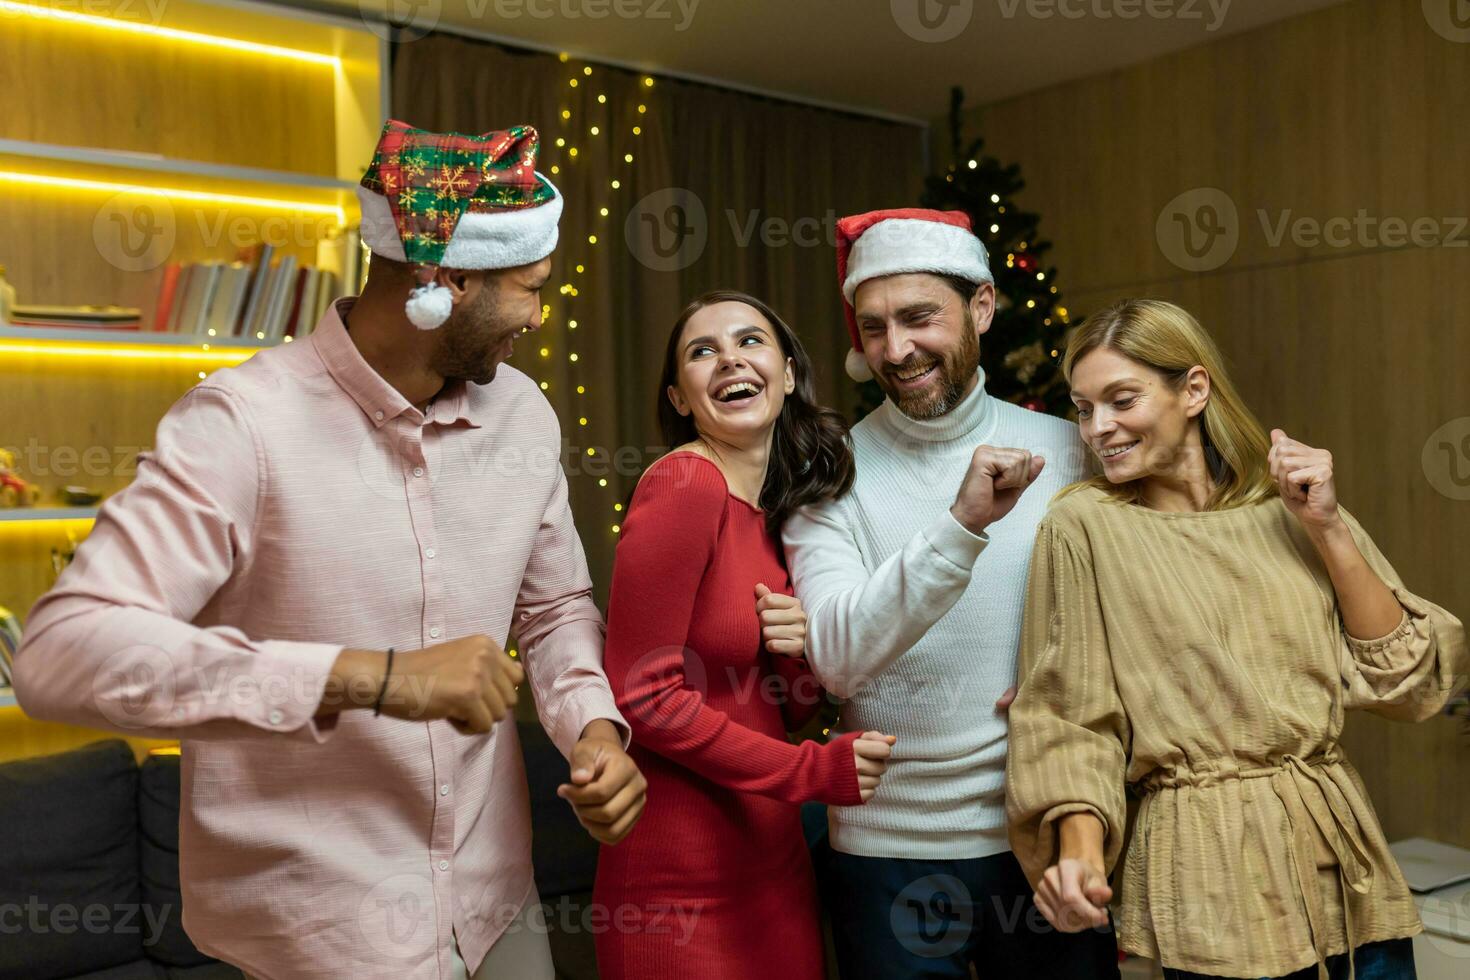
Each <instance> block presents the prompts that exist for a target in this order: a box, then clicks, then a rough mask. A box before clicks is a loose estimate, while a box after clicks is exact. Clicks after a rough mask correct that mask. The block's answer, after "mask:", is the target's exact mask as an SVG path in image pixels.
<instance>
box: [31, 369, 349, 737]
mask: <svg viewBox="0 0 1470 980" xmlns="http://www.w3.org/2000/svg"><path fill="white" fill-rule="evenodd" d="M263 470H264V463H263V454H262V453H261V451H260V447H259V445H258V442H257V440H256V438H255V436H254V434H253V433H252V430H251V428H250V425H249V421H248V418H247V417H246V415H245V414H244V412H243V411H242V410H241V408H240V407H239V406H238V405H237V404H236V403H235V401H234V400H233V397H232V396H231V395H230V394H229V393H228V392H226V391H224V390H223V389H218V388H213V387H210V386H209V385H207V384H205V385H200V386H198V387H196V388H195V389H193V390H192V391H191V392H189V393H188V394H187V395H185V396H184V397H183V398H182V399H180V400H179V402H178V403H177V404H175V405H174V407H173V408H172V409H170V410H169V412H168V414H167V415H166V416H164V418H163V420H162V421H161V422H160V423H159V426H158V433H157V439H156V446H155V448H154V449H153V450H152V451H150V452H145V453H142V454H140V455H139V457H138V472H137V475H136V476H135V477H134V479H133V482H132V484H130V485H129V486H128V487H127V489H125V490H123V491H122V492H121V493H118V494H116V495H115V496H113V497H112V498H110V499H109V500H108V501H107V502H106V503H105V504H104V505H103V507H102V510H101V512H100V513H99V515H98V517H97V521H96V524H95V526H94V527H93V529H92V533H91V534H90V535H89V536H88V537H87V539H86V541H84V542H83V543H82V545H81V547H80V548H79V549H78V550H77V555H76V559H75V560H74V561H73V563H72V564H71V566H70V567H69V568H68V569H67V570H66V571H65V572H64V573H63V574H62V576H61V577H60V579H58V581H57V583H56V586H55V587H54V588H53V589H52V590H51V591H50V592H48V593H47V594H46V595H45V596H43V597H42V598H41V599H40V601H39V602H37V603H36V605H35V607H34V608H33V609H32V610H31V614H30V616H29V617H28V619H27V623H26V630H25V635H24V640H23V642H22V644H21V647H20V649H19V650H18V651H17V653H16V661H15V689H16V697H17V699H18V700H19V703H20V705H21V707H22V708H23V709H24V710H25V711H26V713H27V714H29V715H30V716H32V717H34V718H39V719H44V720H51V721H60V722H67V723H70V724H77V725H84V726H87V727H92V728H101V729H105V730H108V731H116V732H120V733H123V734H128V735H137V736H147V737H155V738H185V737H188V738H240V737H257V736H258V737H265V736H271V737H275V736H278V735H281V734H286V735H290V736H292V737H296V738H306V739H311V740H316V741H320V740H322V739H324V738H326V737H327V735H328V734H329V732H330V731H331V729H332V727H333V726H334V724H335V716H329V717H327V718H324V719H322V720H320V721H318V720H317V719H316V718H315V717H314V716H315V714H316V711H317V709H318V707H319V706H320V703H321V699H322V692H323V690H324V688H325V685H326V682H327V679H328V677H329V676H330V674H331V670H332V666H333V664H334V662H335V661H336V659H337V655H338V654H339V653H340V652H341V647H340V646H336V645H332V644H326V643H301V642H286V641H273V640H269V639H264V640H262V639H257V638H252V637H249V636H246V635H245V633H243V632H242V631H241V630H239V629H235V628H233V627H227V626H213V627H199V626H195V625H193V624H192V623H193V620H194V619H195V617H197V616H198V615H199V613H200V611H201V610H202V609H204V608H205V606H206V605H207V604H208V603H209V601H210V600H211V599H212V598H213V597H214V595H215V593H216V592H217V591H218V590H219V589H220V587H221V586H223V585H224V584H225V583H226V581H228V580H229V579H230V577H231V576H232V575H234V574H236V573H237V572H238V571H239V570H241V569H243V568H245V567H246V566H248V565H249V563H250V559H251V532H252V528H253V525H254V521H255V514H256V509H257V506H258V500H259V499H260V495H261V494H262V492H263V484H264V479H265V475H264V472H263Z"/></svg>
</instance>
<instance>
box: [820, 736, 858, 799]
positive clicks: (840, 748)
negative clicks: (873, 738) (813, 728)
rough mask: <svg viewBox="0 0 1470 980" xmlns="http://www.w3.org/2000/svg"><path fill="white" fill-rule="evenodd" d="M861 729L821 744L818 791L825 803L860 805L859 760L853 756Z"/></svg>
mask: <svg viewBox="0 0 1470 980" xmlns="http://www.w3.org/2000/svg"><path fill="white" fill-rule="evenodd" d="M862 734H863V733H862V732H844V733H843V734H842V735H839V736H838V737H837V738H835V739H833V740H832V741H830V742H828V743H827V744H826V745H824V746H822V748H821V751H820V752H819V753H818V754H817V773H816V785H817V791H818V792H819V793H820V794H821V796H820V797H819V798H818V799H819V800H820V801H821V802H822V803H826V804H828V805H830V806H857V805H858V804H859V803H861V802H862V801H863V795H862V790H861V789H860V788H859V787H858V775H857V760H856V759H854V758H853V754H852V743H853V742H856V741H857V740H858V739H859V738H860V737H861V736H862Z"/></svg>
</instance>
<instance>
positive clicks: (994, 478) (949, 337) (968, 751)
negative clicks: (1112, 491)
mask: <svg viewBox="0 0 1470 980" xmlns="http://www.w3.org/2000/svg"><path fill="white" fill-rule="evenodd" d="M837 231H838V279H839V281H840V282H841V284H842V289H843V296H844V300H845V302H846V309H847V315H848V327H849V330H850V332H851V335H852V343H853V350H852V351H850V352H849V353H848V363H847V368H848V373H849V374H850V375H851V376H853V377H854V379H855V380H858V381H862V380H866V379H867V378H868V377H872V378H874V379H875V380H876V381H877V382H878V384H879V386H880V387H881V388H882V389H883V391H884V393H885V394H886V395H887V398H886V399H885V400H884V402H883V404H882V406H881V407H879V408H878V409H877V410H876V411H874V412H873V413H872V414H871V415H869V416H868V417H867V418H865V419H863V421H862V422H860V423H858V425H857V426H855V427H854V429H853V432H852V439H853V450H854V455H855V457H856V462H857V476H856V480H855V481H854V483H853V486H852V490H851V492H849V493H848V494H847V495H846V496H845V497H843V498H842V499H840V500H837V501H831V502H826V503H822V504H818V505H814V506H811V507H808V508H805V509H803V510H801V511H799V512H798V513H797V514H795V515H794V516H792V517H791V518H790V519H788V520H787V522H786V525H785V527H784V529H783V532H782V535H783V540H784V544H785V547H786V557H787V561H788V564H789V565H790V569H791V574H792V579H793V582H794V584H795V587H796V593H797V595H798V597H799V598H800V599H801V601H802V604H803V605H804V606H805V608H806V612H807V630H808V635H807V659H808V660H809V662H810V663H811V665H812V669H813V670H814V671H815V673H816V675H817V676H818V678H820V680H821V682H822V684H823V685H824V686H825V687H826V688H827V690H829V691H831V692H833V693H834V694H836V695H837V696H838V697H840V698H843V699H844V704H843V706H842V712H841V721H840V724H841V726H842V728H843V729H845V730H849V731H868V730H878V731H883V732H887V733H889V734H892V735H895V736H897V742H896V744H895V745H894V749H893V756H892V759H891V761H890V763H889V767H888V771H887V773H886V775H885V777H884V782H883V787H882V789H881V790H880V791H879V792H878V794H877V796H875V797H874V798H873V799H872V800H871V801H869V802H868V803H867V804H865V805H863V806H855V807H834V808H832V809H831V810H830V811H829V827H830V836H831V848H832V853H831V855H830V858H829V860H828V861H827V862H826V868H825V870H824V876H825V878H826V880H825V881H824V882H823V886H824V887H823V893H824V894H825V895H826V896H827V900H828V904H829V909H830V911H831V916H832V923H833V930H834V936H835V940H836V945H837V953H838V961H839V965H840V967H841V971H842V977H843V980H867V978H890V977H915V976H922V977H926V978H929V977H932V978H949V977H955V978H968V977H969V976H970V966H971V964H972V963H973V964H974V966H975V967H976V969H977V971H978V975H979V976H980V977H981V978H987V977H996V978H1003V980H1011V978H1036V980H1043V978H1044V980H1058V978H1073V977H1076V978H1088V980H1091V978H1100V977H1110V978H1115V977H1117V975H1118V972H1117V949H1116V945H1115V942H1114V939H1113V935H1112V932H1111V930H1110V929H1103V930H1096V931H1086V932H1081V933H1077V934H1070V935H1069V934H1064V933H1060V932H1057V931H1055V930H1054V929H1053V928H1052V927H1051V926H1050V925H1049V924H1048V923H1047V922H1046V920H1045V919H1044V918H1043V917H1042V915H1041V913H1040V912H1039V910H1037V909H1036V908H1035V906H1034V904H1033V902H1032V897H1031V895H1032V893H1031V888H1030V886H1029V885H1028V884H1027V882H1026V878H1025V876H1024V875H1023V874H1022V872H1021V868H1020V865H1019V864H1018V863H1017V862H1016V860H1015V858H1014V856H1013V855H1012V854H1011V853H1010V845H1009V843H1008V841H1007V839H1006V816H1005V763H1006V716H1005V707H1006V705H1007V704H1009V699H1010V697H1012V696H1013V695H1014V692H1013V690H1012V685H1014V684H1015V671H1016V652H1017V647H1018V644H1019V638H1020V631H1021V616H1022V603H1023V598H1024V595H1025V590H1026V573H1027V568H1028V563H1029V561H1030V556H1031V546H1032V542H1033V540H1034V538H1035V534H1036V528H1037V525H1038V524H1039V522H1040V521H1041V518H1042V515H1043V514H1044V512H1045V511H1046V507H1047V504H1048V502H1049V501H1050V499H1051V497H1052V495H1053V494H1055V493H1056V491H1057V490H1059V489H1061V488H1062V487H1063V486H1065V485H1066V484H1068V483H1071V482H1073V481H1074V480H1077V479H1080V478H1081V477H1082V476H1083V475H1084V472H1085V466H1086V462H1085V460H1086V457H1085V454H1084V453H1083V452H1082V449H1083V447H1082V444H1081V442H1080V440H1079V438H1078V435H1077V429H1076V426H1074V425H1073V424H1071V423H1070V422H1066V421H1063V420H1061V419H1057V418H1054V417H1052V416H1049V415H1043V414H1040V413H1036V412H1030V411H1027V410H1025V409H1023V408H1019V407H1017V406H1015V405H1012V404H1010V403H1008V402H1004V401H1001V400H999V399H996V398H992V397H991V396H990V395H988V394H987V393H986V391H985V377H984V372H983V371H981V369H980V335H981V334H983V333H985V331H986V330H988V329H989V327H990V323H991V318H992V316H993V315H994V312H995V288H994V285H993V280H992V279H991V275H990V270H989V266H988V263H987V260H986V255H985V248H984V246H983V245H982V244H981V243H980V241H979V239H977V238H976V237H975V236H974V235H973V234H972V233H971V232H970V223H969V219H968V218H967V217H966V216H965V215H964V214H963V213H962V212H953V211H952V212H938V211H923V210H917V209H906V210H901V211H877V212H871V213H869V214H864V215H855V216H853V217H849V218H844V219H843V220H842V221H841V222H839V223H838V226H837ZM1032 484H1034V485H1032Z"/></svg>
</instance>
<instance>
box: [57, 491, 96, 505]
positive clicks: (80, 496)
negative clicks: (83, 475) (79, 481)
mask: <svg viewBox="0 0 1470 980" xmlns="http://www.w3.org/2000/svg"><path fill="white" fill-rule="evenodd" d="M61 499H62V501H63V502H65V504H66V505H67V506H68V507H91V506H92V505H93V504H95V503H97V501H99V500H101V499H102V494H100V493H98V492H97V491H96V490H93V489H92V488H91V487H78V486H70V487H62V488H61Z"/></svg>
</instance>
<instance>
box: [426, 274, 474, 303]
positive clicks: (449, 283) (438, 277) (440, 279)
mask: <svg viewBox="0 0 1470 980" xmlns="http://www.w3.org/2000/svg"><path fill="white" fill-rule="evenodd" d="M482 275H483V273H477V272H471V271H468V270H465V269H445V268H443V267H442V266H441V267H440V269H439V271H438V272H436V273H435V274H434V281H435V282H436V283H438V284H439V285H440V286H443V287H444V288H445V289H447V290H449V295H450V298H451V299H452V300H453V302H454V305H455V306H458V305H459V304H461V303H463V302H464V301H465V300H466V299H468V298H469V297H470V295H472V293H473V290H474V289H475V287H477V286H479V285H480V283H479V277H480V276H482Z"/></svg>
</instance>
